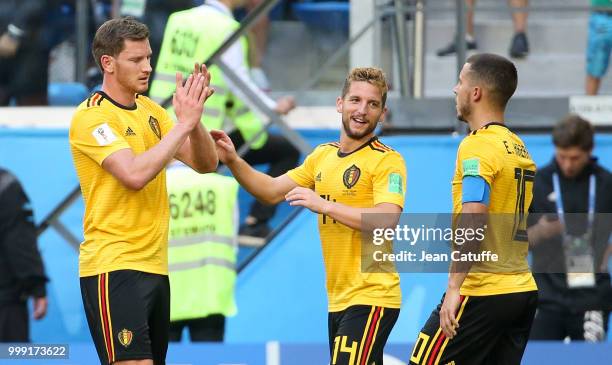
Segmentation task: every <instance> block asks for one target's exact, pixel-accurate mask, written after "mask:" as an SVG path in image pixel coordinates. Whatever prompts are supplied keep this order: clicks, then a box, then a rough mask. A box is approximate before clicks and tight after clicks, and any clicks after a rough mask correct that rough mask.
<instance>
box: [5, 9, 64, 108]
mask: <svg viewBox="0 0 612 365" xmlns="http://www.w3.org/2000/svg"><path fill="white" fill-rule="evenodd" d="M70 2H74V0H72V1H62V0H47V1H40V0H3V1H0V106H6V105H8V104H9V102H10V100H11V99H12V98H15V102H16V103H17V105H47V103H48V102H47V83H48V78H49V77H48V76H49V75H48V67H49V52H50V50H51V46H52V44H50V43H49V40H48V39H47V37H48V36H49V34H52V33H53V29H50V28H49V23H48V19H47V18H46V15H47V14H49V13H54V11H55V10H56V9H58V8H59V7H61V6H62V5H63V4H65V3H70Z"/></svg>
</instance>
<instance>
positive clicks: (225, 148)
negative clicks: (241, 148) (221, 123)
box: [210, 129, 238, 165]
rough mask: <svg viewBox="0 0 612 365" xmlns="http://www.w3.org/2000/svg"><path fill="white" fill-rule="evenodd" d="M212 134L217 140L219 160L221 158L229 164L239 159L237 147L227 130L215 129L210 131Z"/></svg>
mask: <svg viewBox="0 0 612 365" xmlns="http://www.w3.org/2000/svg"><path fill="white" fill-rule="evenodd" d="M210 135H211V136H212V138H213V140H214V141H215V146H216V147H217V155H218V156H219V160H221V162H223V163H224V164H225V165H229V164H231V163H232V162H234V161H236V160H237V159H238V153H237V152H236V147H234V143H233V142H232V140H231V139H230V138H229V136H228V135H227V134H226V133H225V132H223V131H221V130H217V129H213V130H211V131H210Z"/></svg>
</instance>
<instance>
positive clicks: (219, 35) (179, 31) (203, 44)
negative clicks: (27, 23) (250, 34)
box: [149, 5, 268, 149]
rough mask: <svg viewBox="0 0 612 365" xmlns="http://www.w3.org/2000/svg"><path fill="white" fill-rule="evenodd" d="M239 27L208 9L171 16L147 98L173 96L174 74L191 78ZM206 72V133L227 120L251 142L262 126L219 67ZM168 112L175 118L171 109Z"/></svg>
mask: <svg viewBox="0 0 612 365" xmlns="http://www.w3.org/2000/svg"><path fill="white" fill-rule="evenodd" d="M239 27H240V23H238V22H237V21H236V20H234V19H233V18H232V17H229V16H227V15H226V14H223V13H221V12H220V11H219V10H217V9H215V8H212V7H210V6H207V5H202V6H198V7H195V8H191V9H188V10H183V11H179V12H176V13H173V14H171V15H170V17H169V18H168V23H167V24H166V29H165V30H164V40H163V42H162V46H161V50H160V52H159V59H158V60H157V66H156V67H155V76H154V79H153V83H152V84H151V89H150V90H149V96H150V97H151V98H152V99H153V100H154V101H156V102H158V103H161V102H162V101H163V100H165V99H166V98H168V97H170V96H172V94H173V93H174V91H175V89H176V72H177V71H178V72H182V73H183V74H184V75H188V74H190V73H191V72H192V71H193V66H194V63H195V62H198V63H200V62H204V61H205V60H206V59H208V57H209V56H211V55H212V54H213V52H214V51H215V50H217V48H219V46H221V44H222V43H223V42H224V41H225V39H226V38H228V37H229V36H230V35H231V34H232V33H233V32H234V31H235V30H236V29H238V28H239ZM240 42H241V43H242V49H243V50H244V58H245V63H246V64H248V60H247V58H248V57H247V56H248V54H247V50H248V41H247V38H246V37H244V36H243V37H241V38H240ZM209 71H210V74H211V81H210V82H211V86H212V87H214V89H215V93H214V94H213V96H212V97H210V98H209V99H208V100H207V101H206V104H205V106H204V113H203V115H202V123H204V125H205V126H206V127H207V128H209V129H223V123H224V121H225V118H230V120H231V122H232V123H233V124H234V125H235V126H236V128H237V129H238V130H239V131H240V134H241V135H242V137H243V138H244V140H245V141H248V140H250V139H252V138H253V137H254V136H255V135H256V134H257V133H259V132H260V131H261V130H262V129H263V128H264V125H263V122H262V121H261V119H259V118H258V117H257V116H256V115H255V114H254V113H253V112H252V111H251V110H250V109H248V108H247V110H246V111H245V109H244V106H245V104H244V103H243V102H242V101H239V100H237V98H236V97H235V96H233V95H231V93H230V91H229V88H228V86H227V83H226V82H225V80H224V78H223V74H222V73H221V70H220V69H219V67H217V66H215V65H213V66H211V67H210V69H209ZM228 105H232V109H233V110H234V111H233V112H231V113H228V110H227V106H228ZM237 109H240V110H239V111H236V110H237ZM167 110H168V111H169V112H170V114H171V115H173V114H174V110H173V108H172V106H169V107H168V109H167ZM267 137H268V136H267V134H266V133H262V134H261V136H259V137H258V138H257V140H256V141H255V143H253V144H252V145H251V148H252V149H258V148H261V147H262V146H263V145H264V143H265V142H266V140H267Z"/></svg>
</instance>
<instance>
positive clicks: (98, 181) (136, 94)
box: [70, 18, 217, 365]
mask: <svg viewBox="0 0 612 365" xmlns="http://www.w3.org/2000/svg"><path fill="white" fill-rule="evenodd" d="M148 35H149V31H148V29H147V27H146V26H145V25H144V24H142V23H139V22H137V21H136V20H134V19H133V18H119V19H113V20H109V21H107V22H106V23H104V24H103V25H102V26H101V27H100V28H99V29H98V31H97V32H96V35H95V37H94V40H93V46H92V49H93V55H94V58H95V60H96V62H97V64H98V66H99V67H100V69H101V70H102V72H103V74H104V81H103V84H102V91H98V92H95V93H94V94H93V95H92V96H91V97H90V98H88V99H87V100H86V101H84V102H83V103H81V105H79V107H78V108H77V111H76V113H75V115H74V117H73V119H72V123H71V126H70V147H71V152H72V157H73V160H74V165H75V168H76V171H77V175H78V177H79V182H80V184H81V192H82V194H83V201H84V203H85V216H84V219H83V229H84V236H85V240H84V242H83V243H82V244H81V247H80V255H79V275H80V277H81V293H82V297H83V305H84V307H85V313H86V315H87V322H88V324H89V329H90V332H91V336H92V338H93V340H94V343H95V345H96V350H97V352H98V356H99V358H100V362H101V363H104V364H111V363H112V364H130V365H133V364H137V365H150V364H155V365H157V364H165V358H166V351H167V348H168V326H169V320H170V292H169V291H170V289H169V282H168V276H167V275H168V257H167V254H168V249H167V246H168V221H169V213H168V210H169V205H168V198H167V193H166V175H165V167H166V165H167V164H168V162H169V161H171V160H172V159H173V158H177V159H179V160H181V161H183V162H184V163H186V164H187V165H189V166H191V167H192V168H193V169H194V170H196V171H198V172H200V173H204V172H210V171H214V170H215V169H216V166H217V154H216V150H215V145H214V141H213V140H212V138H211V136H210V135H209V134H208V132H207V131H206V130H205V129H204V127H203V126H202V124H201V123H200V116H201V114H202V111H203V103H204V101H205V100H206V99H207V98H208V97H209V96H210V95H211V94H212V92H213V91H212V89H209V87H208V85H209V83H210V75H209V74H208V71H207V69H206V67H204V66H202V67H199V66H198V65H197V64H196V67H195V70H194V72H193V73H192V74H191V75H190V76H189V77H188V78H187V81H186V82H185V85H184V86H183V79H182V75H180V74H177V75H176V93H175V95H174V98H173V106H174V109H175V111H176V115H177V118H178V122H177V123H176V124H174V123H173V122H172V120H171V119H170V117H169V116H168V114H166V112H165V110H164V109H163V108H162V107H161V106H159V105H157V104H155V103H154V102H153V101H151V100H150V99H149V98H147V97H145V96H143V95H141V93H143V92H145V91H146V90H147V87H148V82H149V76H150V75H151V65H150V63H149V61H150V58H151V47H150V46H149V41H148Z"/></svg>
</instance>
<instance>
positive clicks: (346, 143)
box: [340, 132, 374, 153]
mask: <svg viewBox="0 0 612 365" xmlns="http://www.w3.org/2000/svg"><path fill="white" fill-rule="evenodd" d="M372 137H374V133H370V134H368V135H367V136H364V137H362V138H359V139H353V138H350V137H349V136H347V135H346V134H345V133H344V132H343V133H342V134H341V135H340V152H342V153H351V152H353V151H355V150H356V149H358V148H359V147H361V146H363V145H364V143H367V142H368V141H369V140H370V139H372Z"/></svg>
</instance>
